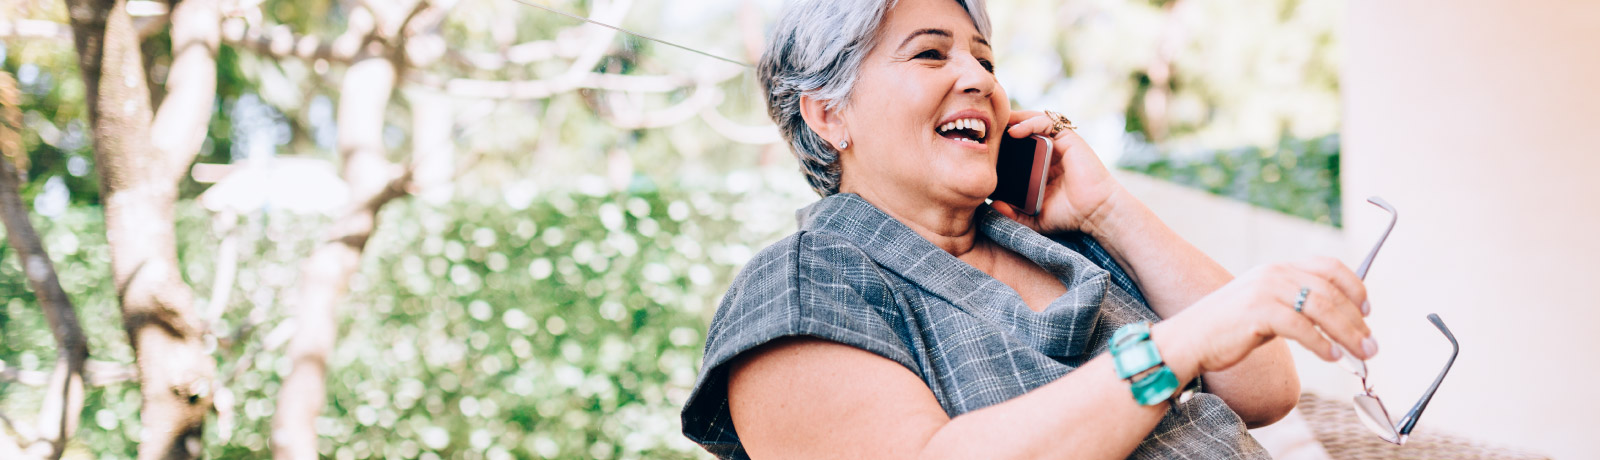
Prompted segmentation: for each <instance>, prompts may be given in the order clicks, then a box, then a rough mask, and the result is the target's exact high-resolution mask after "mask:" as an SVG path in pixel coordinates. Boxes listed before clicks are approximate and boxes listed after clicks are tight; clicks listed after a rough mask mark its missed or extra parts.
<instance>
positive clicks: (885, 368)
mask: <svg viewBox="0 0 1600 460" xmlns="http://www.w3.org/2000/svg"><path fill="white" fill-rule="evenodd" d="M731 364H732V366H731V368H730V369H729V377H728V406H729V411H730V412H731V414H732V418H733V425H734V427H735V430H737V432H738V433H739V440H740V443H741V444H743V445H744V448H745V450H746V452H748V453H749V454H750V457H751V458H755V459H771V458H884V459H892V458H912V457H915V456H916V455H917V453H918V452H919V451H920V450H921V449H922V446H923V445H924V444H926V443H927V441H928V439H930V438H931V437H933V434H934V433H935V432H937V431H938V430H939V428H940V427H942V426H944V424H945V423H946V422H948V421H949V420H950V419H949V417H948V416H947V415H946V414H945V412H944V409H943V408H941V407H940V406H939V402H938V400H936V399H935V398H934V396H933V392H932V391H931V390H929V389H928V386H927V385H926V384H925V383H923V382H922V380H921V379H920V378H918V377H917V375H916V374H915V373H913V372H911V370H910V369H907V368H906V367H905V366H902V365H900V364H899V363H896V362H894V361H893V360H890V359H887V358H884V357H882V356H878V355H876V354H873V353H871V352H868V351H865V350H861V349H859V348H855V347H851V346H848V345H843V344H839V343H837V342H830V341H826V340H822V339H817V338H812V337H789V338H784V339H779V340H775V341H772V342H769V343H767V344H765V345H763V346H761V347H759V348H756V349H752V350H750V351H748V352H746V353H744V354H742V355H741V356H740V357H739V358H737V359H735V360H734V361H733V362H732V363H731Z"/></svg>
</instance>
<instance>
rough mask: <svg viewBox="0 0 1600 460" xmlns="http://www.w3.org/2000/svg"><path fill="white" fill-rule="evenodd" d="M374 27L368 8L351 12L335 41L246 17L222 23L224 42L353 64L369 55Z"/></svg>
mask: <svg viewBox="0 0 1600 460" xmlns="http://www.w3.org/2000/svg"><path fill="white" fill-rule="evenodd" d="M373 28H374V24H373V19H372V14H371V13H369V12H367V11H366V10H365V9H362V10H357V12H354V13H352V14H351V15H350V20H349V26H348V27H347V28H346V29H345V32H344V33H343V34H340V35H339V36H338V37H335V38H334V39H333V40H323V39H322V38H320V37H316V36H312V35H297V34H295V33H294V32H292V31H290V30H289V26H285V25H277V26H272V27H261V26H255V25H252V24H250V23H249V22H248V21H246V20H244V18H239V17H231V18H228V19H226V20H224V21H223V22H222V41H223V43H227V44H228V45H231V46H235V47H238V48H240V49H245V50H250V51H252V52H255V53H256V54H260V55H264V56H267V57H271V58H274V59H285V58H297V59H301V60H304V61H307V62H312V61H316V60H319V59H320V60H324V61H328V62H338V63H342V64H350V63H353V62H355V61H356V60H357V59H360V58H363V57H366V56H368V55H369V53H367V52H366V48H367V44H368V43H370V42H371V41H372V40H373V39H374V38H375V36H374V35H373Z"/></svg>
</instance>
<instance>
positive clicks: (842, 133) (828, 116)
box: [800, 95, 850, 149]
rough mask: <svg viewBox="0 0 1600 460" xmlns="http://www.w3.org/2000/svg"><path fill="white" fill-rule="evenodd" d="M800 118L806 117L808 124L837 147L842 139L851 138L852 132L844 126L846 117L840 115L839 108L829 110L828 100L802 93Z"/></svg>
mask: <svg viewBox="0 0 1600 460" xmlns="http://www.w3.org/2000/svg"><path fill="white" fill-rule="evenodd" d="M800 118H803V119H805V121H806V126H807V127H809V128H811V131H812V132H815V133H817V135H818V136H821V137H822V140H823V141H826V142H827V143H828V145H832V146H833V148H835V149H837V148H839V143H840V142H841V141H844V140H845V139H849V138H850V132H849V130H846V129H845V126H844V117H841V116H839V109H833V110H828V107H827V102H826V101H822V100H820V99H817V98H814V97H811V96H810V95H801V96H800Z"/></svg>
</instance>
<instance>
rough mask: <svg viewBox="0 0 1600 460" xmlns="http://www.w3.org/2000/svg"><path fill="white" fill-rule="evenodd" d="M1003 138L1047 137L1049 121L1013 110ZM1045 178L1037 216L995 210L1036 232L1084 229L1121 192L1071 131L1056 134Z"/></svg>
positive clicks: (1004, 207)
mask: <svg viewBox="0 0 1600 460" xmlns="http://www.w3.org/2000/svg"><path fill="white" fill-rule="evenodd" d="M1006 125H1007V126H1009V128H1007V129H1006V131H1005V135H1008V136H1011V137H1013V138H1017V139H1021V138H1024V137H1028V136H1031V135H1034V134H1040V135H1049V132H1050V126H1051V120H1050V118H1049V117H1047V116H1045V115H1044V113H1043V112H1037V111H1013V112H1011V117H1010V119H1009V120H1007V122H1006ZM1053 144H1054V145H1055V148H1054V152H1053V154H1052V155H1051V157H1050V166H1049V168H1050V172H1049V173H1048V175H1046V176H1045V177H1046V181H1045V193H1044V202H1043V203H1041V204H1040V206H1039V214H1038V215H1035V216H1029V215H1026V214H1023V213H1021V212H1018V211H1017V210H1016V208H1014V207H1012V206H1011V205H1010V204H1009V203H1003V202H999V201H996V202H995V203H994V208H995V210H996V211H999V212H1000V214H1002V215H1005V216H1006V217H1009V218H1011V220H1015V221H1017V222H1020V223H1022V224H1023V225H1026V226H1028V227H1029V228H1032V229H1033V230H1034V231H1037V232H1039V233H1045V234H1049V233H1058V232H1065V231H1072V230H1086V229H1085V226H1086V225H1088V224H1090V219H1091V218H1093V217H1094V216H1095V213H1096V212H1098V211H1099V210H1100V208H1101V207H1103V206H1105V205H1106V202H1107V201H1108V200H1109V199H1110V198H1111V196H1112V195H1115V194H1116V193H1118V192H1119V191H1120V190H1121V189H1122V185H1121V184H1118V183H1117V182H1116V180H1114V179H1112V178H1111V173H1110V172H1109V171H1107V170H1106V167H1105V165H1104V164H1102V163H1101V162H1100V157H1099V156H1098V155H1096V154H1095V153H1094V149H1091V148H1089V144H1088V143H1086V142H1084V141H1083V138H1082V137H1079V136H1078V133H1077V132H1076V131H1073V130H1070V129H1068V130H1065V131H1062V132H1061V133H1060V134H1058V135H1057V136H1056V137H1055V139H1054V141H1053Z"/></svg>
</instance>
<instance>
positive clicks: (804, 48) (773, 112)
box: [757, 0, 990, 197]
mask: <svg viewBox="0 0 1600 460" xmlns="http://www.w3.org/2000/svg"><path fill="white" fill-rule="evenodd" d="M895 1H896V0H795V1H791V2H790V3H789V5H788V6H787V7H786V8H785V9H784V12H783V15H782V16H780V18H779V19H778V23H777V26H776V29H775V30H773V32H772V37H771V39H770V40H768V42H767V50H766V52H764V53H762V55H761V62H760V63H759V64H758V65H757V74H758V78H759V79H760V80H761V87H762V90H764V91H766V95H767V115H768V116H771V117H772V121H773V123H776V124H777V125H778V131H779V132H780V133H782V134H783V138H784V140H786V141H789V147H790V149H792V150H794V154H795V156H797V157H799V158H800V165H801V170H802V171H803V172H805V174H806V181H807V182H809V183H810V184H811V189H812V190H816V191H817V194H819V195H822V196H824V197H826V196H828V195H832V194H835V193H838V192H839V173H840V170H839V150H838V149H836V148H834V146H833V144H832V143H831V142H828V140H826V139H823V138H822V136H819V135H817V133H816V132H815V131H812V130H811V128H810V127H809V126H806V121H805V119H804V118H802V117H801V116H800V96H802V95H805V96H810V97H812V98H815V99H819V100H822V101H824V102H825V103H826V106H827V108H828V109H829V110H833V109H836V108H838V107H839V106H840V105H841V104H843V103H844V102H845V101H847V100H848V99H849V98H850V91H851V90H852V89H853V88H854V87H855V83H856V76H857V74H858V73H860V70H861V61H862V59H864V58H865V57H866V55H867V53H868V52H869V51H871V50H872V47H873V46H874V45H875V44H876V41H877V36H878V29H879V28H880V27H881V26H882V25H883V19H884V17H885V16H887V15H888V13H889V8H891V7H893V6H894V3H895ZM953 1H955V2H956V3H958V4H960V5H961V6H962V7H963V8H964V9H965V10H966V11H967V15H968V16H971V17H972V24H973V25H974V26H976V27H977V29H978V33H980V34H983V35H984V36H985V37H987V36H989V31H990V26H989V15H988V13H987V12H985V11H984V0H953Z"/></svg>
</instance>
